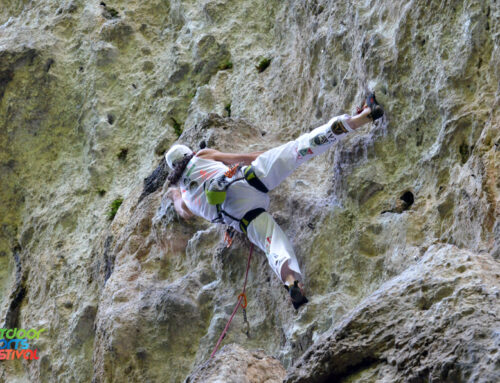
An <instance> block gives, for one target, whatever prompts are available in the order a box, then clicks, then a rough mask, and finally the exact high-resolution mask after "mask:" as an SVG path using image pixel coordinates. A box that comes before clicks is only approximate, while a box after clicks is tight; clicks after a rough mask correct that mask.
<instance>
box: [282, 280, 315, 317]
mask: <svg viewBox="0 0 500 383" xmlns="http://www.w3.org/2000/svg"><path fill="white" fill-rule="evenodd" d="M285 289H287V291H288V292H289V293H290V298H291V299H292V304H293V307H294V308H295V310H298V309H299V307H300V306H302V305H303V304H306V303H307V302H309V301H308V299H307V298H306V297H305V296H304V295H303V294H302V289H301V288H300V287H299V281H295V282H293V286H292V287H289V286H288V285H285Z"/></svg>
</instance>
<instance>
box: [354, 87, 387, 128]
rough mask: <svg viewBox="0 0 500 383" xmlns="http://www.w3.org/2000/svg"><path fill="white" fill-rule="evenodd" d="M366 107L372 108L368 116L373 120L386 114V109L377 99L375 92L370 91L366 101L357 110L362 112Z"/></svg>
mask: <svg viewBox="0 0 500 383" xmlns="http://www.w3.org/2000/svg"><path fill="white" fill-rule="evenodd" d="M366 108H370V109H371V112H370V114H369V115H368V117H369V118H371V119H372V120H373V121H375V120H378V119H379V118H380V117H382V116H383V115H384V109H382V107H381V106H380V104H379V103H378V102H377V99H376V98H375V93H369V94H368V96H366V99H365V103H364V104H363V106H362V107H361V108H358V110H357V112H358V114H359V113H361V112H362V111H363V110H364V109H366Z"/></svg>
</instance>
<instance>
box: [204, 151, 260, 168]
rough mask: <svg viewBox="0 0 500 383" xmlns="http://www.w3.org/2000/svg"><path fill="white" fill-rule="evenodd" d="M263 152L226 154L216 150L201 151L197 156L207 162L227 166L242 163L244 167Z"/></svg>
mask: <svg viewBox="0 0 500 383" xmlns="http://www.w3.org/2000/svg"><path fill="white" fill-rule="evenodd" d="M262 153H264V152H263V151H259V152H252V153H224V152H219V151H218V150H215V149H203V150H200V151H199V152H198V153H197V154H196V156H197V157H200V158H205V159H207V160H213V161H220V162H222V163H224V164H226V165H232V164H236V163H240V164H242V165H250V164H251V163H252V161H253V160H255V159H256V158H257V157H258V156H260V155H261V154H262Z"/></svg>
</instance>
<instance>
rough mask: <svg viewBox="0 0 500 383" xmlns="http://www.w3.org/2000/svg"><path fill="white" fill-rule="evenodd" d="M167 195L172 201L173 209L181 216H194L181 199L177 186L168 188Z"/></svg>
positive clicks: (185, 217) (187, 217) (186, 217)
mask: <svg viewBox="0 0 500 383" xmlns="http://www.w3.org/2000/svg"><path fill="white" fill-rule="evenodd" d="M167 197H168V198H170V199H171V200H172V201H173V202H174V209H175V211H176V212H177V214H179V215H180V216H181V217H182V218H184V219H185V220H188V219H190V218H192V217H194V214H193V213H192V212H191V210H189V208H188V207H187V205H186V203H185V202H184V200H183V199H182V195H181V192H180V191H179V189H177V188H170V189H168V190H167Z"/></svg>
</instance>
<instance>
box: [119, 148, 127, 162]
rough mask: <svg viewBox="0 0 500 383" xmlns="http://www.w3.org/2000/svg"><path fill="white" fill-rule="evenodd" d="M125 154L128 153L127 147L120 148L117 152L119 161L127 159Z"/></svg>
mask: <svg viewBox="0 0 500 383" xmlns="http://www.w3.org/2000/svg"><path fill="white" fill-rule="evenodd" d="M127 154H128V149H127V148H122V149H121V150H120V153H118V155H117V157H118V159H119V160H121V161H125V160H126V159H127Z"/></svg>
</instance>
